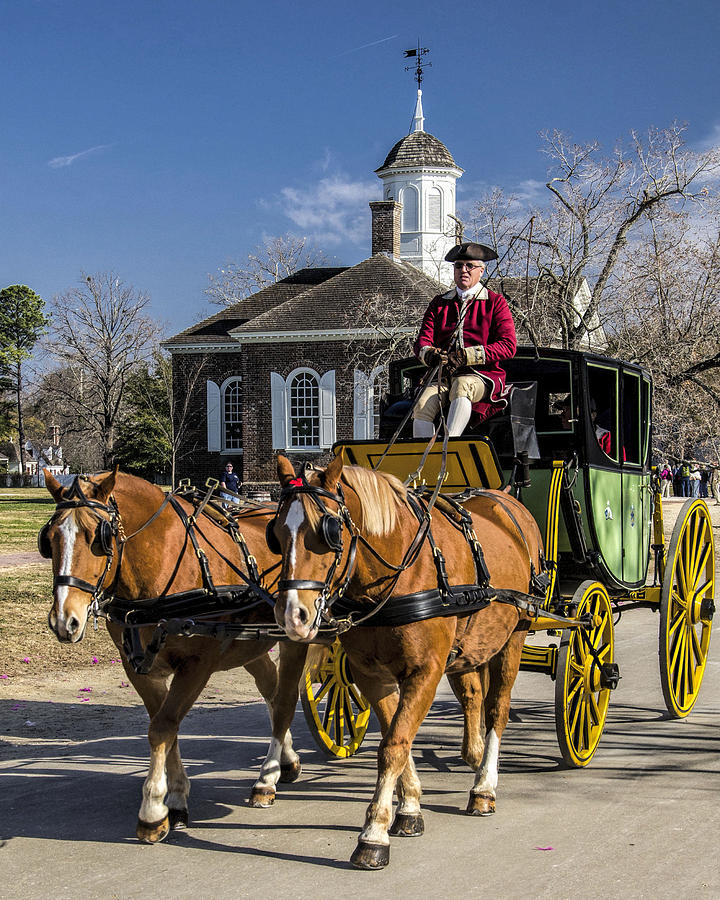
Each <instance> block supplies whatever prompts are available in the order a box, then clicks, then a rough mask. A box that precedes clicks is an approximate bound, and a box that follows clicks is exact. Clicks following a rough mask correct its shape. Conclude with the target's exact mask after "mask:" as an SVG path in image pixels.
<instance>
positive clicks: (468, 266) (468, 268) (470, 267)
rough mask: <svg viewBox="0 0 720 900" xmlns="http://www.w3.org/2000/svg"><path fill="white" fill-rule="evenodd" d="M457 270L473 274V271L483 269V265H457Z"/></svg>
mask: <svg viewBox="0 0 720 900" xmlns="http://www.w3.org/2000/svg"><path fill="white" fill-rule="evenodd" d="M454 267H455V268H456V269H467V270H468V272H472V270H473V269H482V268H483V264H482V263H478V264H477V265H475V266H474V265H473V264H472V263H455V266H454Z"/></svg>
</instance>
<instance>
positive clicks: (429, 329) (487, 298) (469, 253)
mask: <svg viewBox="0 0 720 900" xmlns="http://www.w3.org/2000/svg"><path fill="white" fill-rule="evenodd" d="M445 259H446V260H447V261H448V262H451V263H453V278H454V281H455V287H454V288H452V289H451V290H449V291H447V292H446V293H444V294H439V295H438V296H437V297H434V298H433V300H432V301H431V303H430V305H429V306H428V308H427V310H426V311H425V315H424V316H423V320H422V324H421V326H420V333H419V334H418V337H417V340H416V341H415V346H414V348H413V349H414V352H415V355H416V356H417V357H418V358H419V359H420V361H421V362H423V363H425V365H426V366H436V365H438V364H439V363H442V364H443V371H444V373H447V374H449V376H450V378H449V384H447V383H445V384H443V385H442V386H441V387H440V389H438V385H437V384H430V385H428V386H427V387H426V388H425V390H424V391H423V392H422V394H421V395H420V398H419V400H418V402H417V404H416V406H415V409H414V411H413V435H414V436H415V437H430V436H431V435H432V434H433V433H434V429H435V426H434V421H435V418H436V416H437V415H438V413H439V412H440V403H441V401H442V402H445V401H446V400H447V399H448V398H449V400H450V409H449V411H448V415H447V425H448V432H449V434H450V436H451V437H457V436H459V435H461V434H462V433H463V431H464V430H465V427H466V426H467V424H468V422H469V421H470V417H471V415H472V414H473V413H474V414H475V416H476V419H477V421H480V422H482V421H484V420H485V419H488V418H490V416H492V415H494V414H495V413H496V412H499V411H500V410H501V409H503V408H504V407H505V406H507V394H508V389H507V388H506V387H505V372H504V370H503V368H502V367H501V365H500V363H501V361H502V360H504V359H510V358H512V357H513V356H514V355H515V349H516V345H517V344H516V338H515V323H514V322H513V317H512V314H511V312H510V309H509V307H508V304H507V300H506V299H505V298H504V297H503V296H502V294H496V293H494V292H493V291H489V290H488V289H487V288H486V287H485V285H484V284H482V282H481V280H480V279H481V278H482V276H483V274H484V272H485V263H486V262H487V261H488V260H492V259H497V253H495V251H494V250H492V249H491V248H490V247H486V246H484V245H483V244H473V243H464V244H458V245H457V246H455V247H453V248H452V250H450V252H449V253H448V254H447V256H446V257H445Z"/></svg>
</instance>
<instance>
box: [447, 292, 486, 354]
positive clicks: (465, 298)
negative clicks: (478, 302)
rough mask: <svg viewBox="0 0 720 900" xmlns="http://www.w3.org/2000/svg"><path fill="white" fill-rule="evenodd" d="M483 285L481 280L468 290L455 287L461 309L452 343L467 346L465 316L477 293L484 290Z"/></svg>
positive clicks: (460, 346) (461, 346)
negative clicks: (464, 331)
mask: <svg viewBox="0 0 720 900" xmlns="http://www.w3.org/2000/svg"><path fill="white" fill-rule="evenodd" d="M482 287H483V285H482V284H481V282H478V283H477V284H474V285H473V286H472V287H471V288H468V289H467V290H466V291H463V290H461V289H460V288H459V287H457V286H456V287H455V290H456V291H457V295H458V298H459V300H460V309H459V311H458V323H457V327H456V330H455V336H454V338H453V341H452V345H453V346H455V347H458V348H460V349H462V348H463V347H464V346H465V341H464V340H463V326H464V324H465V316H466V315H467V312H468V309H469V308H470V304H471V303H472V301H473V300H474V299H475V298H476V297H477V295H478V294H479V293H480V291H481V290H482Z"/></svg>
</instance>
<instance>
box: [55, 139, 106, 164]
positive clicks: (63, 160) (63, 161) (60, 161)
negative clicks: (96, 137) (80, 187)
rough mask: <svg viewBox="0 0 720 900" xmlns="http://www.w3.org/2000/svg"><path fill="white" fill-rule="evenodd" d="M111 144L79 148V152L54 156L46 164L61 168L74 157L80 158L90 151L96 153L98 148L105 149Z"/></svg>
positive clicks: (73, 159) (72, 160) (71, 162)
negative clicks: (84, 148) (86, 148)
mask: <svg viewBox="0 0 720 900" xmlns="http://www.w3.org/2000/svg"><path fill="white" fill-rule="evenodd" d="M111 146H112V144H98V145H97V147H90V148H89V149H88V150H81V151H80V152H79V153H73V154H71V155H70V156H55V157H53V159H51V160H50V162H49V163H48V165H49V166H50V168H51V169H62V168H63V167H64V166H71V165H72V164H73V163H74V162H75V160H76V159H81V158H82V157H83V156H88V155H89V154H90V153H96V152H97V151H98V150H106V149H107V148H108V147H111Z"/></svg>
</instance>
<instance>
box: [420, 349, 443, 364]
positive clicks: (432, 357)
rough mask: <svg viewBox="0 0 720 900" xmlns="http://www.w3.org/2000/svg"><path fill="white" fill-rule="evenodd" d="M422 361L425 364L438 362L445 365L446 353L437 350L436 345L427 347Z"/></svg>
mask: <svg viewBox="0 0 720 900" xmlns="http://www.w3.org/2000/svg"><path fill="white" fill-rule="evenodd" d="M424 362H425V365H426V366H439V365H440V363H442V364H443V365H444V366H446V365H447V362H448V355H447V353H446V352H445V351H444V350H438V348H437V347H428V349H427V350H426V351H425V356H424Z"/></svg>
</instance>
